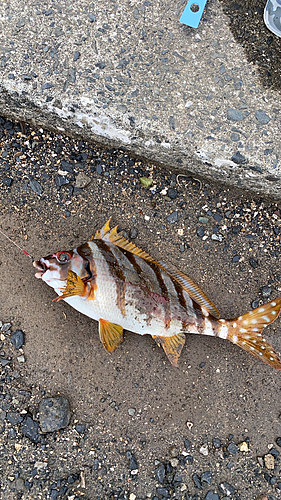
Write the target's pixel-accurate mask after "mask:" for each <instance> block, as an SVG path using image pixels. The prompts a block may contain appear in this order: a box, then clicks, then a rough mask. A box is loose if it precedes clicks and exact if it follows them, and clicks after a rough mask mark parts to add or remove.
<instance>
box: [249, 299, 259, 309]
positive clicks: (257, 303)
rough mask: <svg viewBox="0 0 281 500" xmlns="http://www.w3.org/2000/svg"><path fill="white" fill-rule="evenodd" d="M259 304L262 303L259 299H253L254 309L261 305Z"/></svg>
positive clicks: (252, 305)
mask: <svg viewBox="0 0 281 500" xmlns="http://www.w3.org/2000/svg"><path fill="white" fill-rule="evenodd" d="M259 305H260V302H259V300H253V302H252V304H251V307H252V309H256V308H257V307H259Z"/></svg>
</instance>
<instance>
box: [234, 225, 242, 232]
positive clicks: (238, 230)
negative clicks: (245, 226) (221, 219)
mask: <svg viewBox="0 0 281 500" xmlns="http://www.w3.org/2000/svg"><path fill="white" fill-rule="evenodd" d="M241 229H242V226H233V228H232V232H233V234H239V233H240V231H241Z"/></svg>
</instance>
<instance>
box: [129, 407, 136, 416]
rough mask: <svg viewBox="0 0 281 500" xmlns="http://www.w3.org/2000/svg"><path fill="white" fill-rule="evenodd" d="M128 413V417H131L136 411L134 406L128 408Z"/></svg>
mask: <svg viewBox="0 0 281 500" xmlns="http://www.w3.org/2000/svg"><path fill="white" fill-rule="evenodd" d="M128 413H129V415H130V417H133V416H134V414H135V413H136V410H135V408H129V410H128Z"/></svg>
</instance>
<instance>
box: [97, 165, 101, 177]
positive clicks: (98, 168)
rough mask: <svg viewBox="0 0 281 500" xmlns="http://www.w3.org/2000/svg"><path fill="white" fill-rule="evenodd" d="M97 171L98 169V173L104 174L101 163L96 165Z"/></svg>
mask: <svg viewBox="0 0 281 500" xmlns="http://www.w3.org/2000/svg"><path fill="white" fill-rule="evenodd" d="M96 171H97V173H98V174H99V175H101V174H102V166H101V165H97V166H96Z"/></svg>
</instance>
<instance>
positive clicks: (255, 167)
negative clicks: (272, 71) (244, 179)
mask: <svg viewBox="0 0 281 500" xmlns="http://www.w3.org/2000/svg"><path fill="white" fill-rule="evenodd" d="M249 168H250V169H251V170H253V171H254V172H258V173H259V174H262V173H263V171H262V169H261V168H260V167H257V166H256V165H253V166H249Z"/></svg>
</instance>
